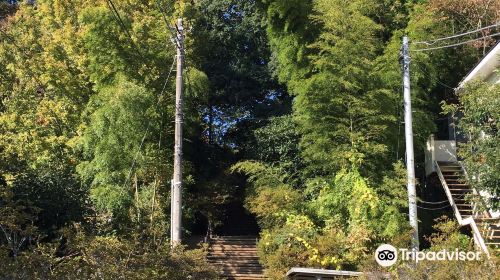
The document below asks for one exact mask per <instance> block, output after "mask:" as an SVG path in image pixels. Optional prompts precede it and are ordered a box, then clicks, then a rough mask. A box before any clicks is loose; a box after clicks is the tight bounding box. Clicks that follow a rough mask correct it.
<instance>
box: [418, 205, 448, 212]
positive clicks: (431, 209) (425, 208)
mask: <svg viewBox="0 0 500 280" xmlns="http://www.w3.org/2000/svg"><path fill="white" fill-rule="evenodd" d="M417 207H418V208H419V209H423V210H430V211H434V210H443V209H446V208H448V207H450V205H446V206H444V207H439V208H427V207H422V206H418V205H417Z"/></svg>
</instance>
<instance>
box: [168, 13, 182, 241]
mask: <svg viewBox="0 0 500 280" xmlns="http://www.w3.org/2000/svg"><path fill="white" fill-rule="evenodd" d="M176 34H177V40H176V41H177V43H176V46H177V77H176V84H175V140H174V141H175V144H174V145H175V146H174V176H173V180H172V188H171V194H170V195H171V206H170V207H171V216H170V220H171V232H170V235H171V236H170V240H171V241H170V242H171V244H172V245H179V244H180V243H181V238H182V119H183V114H182V107H183V106H182V98H183V90H184V87H183V81H182V71H183V68H184V29H183V27H182V18H179V19H178V20H177V33H176Z"/></svg>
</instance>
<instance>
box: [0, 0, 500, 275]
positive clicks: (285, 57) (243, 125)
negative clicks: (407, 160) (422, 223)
mask: <svg viewBox="0 0 500 280" xmlns="http://www.w3.org/2000/svg"><path fill="white" fill-rule="evenodd" d="M28 2H32V1H28ZM112 2H113V3H114V7H115V8H116V11H117V14H116V13H115V12H114V9H113V5H110V1H108V0H98V1H90V0H38V1H35V3H28V4H27V3H25V2H24V1H22V2H21V3H17V4H15V5H11V4H7V3H6V2H5V1H0V38H1V40H0V81H1V82H0V158H1V161H0V172H1V173H0V230H1V233H2V235H1V237H0V262H1V263H2V264H5V265H3V266H2V267H1V268H0V279H4V278H5V279H47V278H51V279H67V278H68V277H70V276H71V277H73V276H74V277H77V278H79V279H103V278H104V279H111V278H112V279H115V278H117V279H122V278H123V279H187V278H189V277H191V278H192V279H212V278H213V277H214V272H213V271H212V269H211V268H209V267H208V266H207V264H206V263H205V261H204V254H205V251H203V250H195V251H192V250H184V249H181V248H179V249H178V250H171V249H169V248H168V245H167V244H168V237H167V236H168V232H169V222H170V221H169V219H170V214H169V211H170V202H169V196H170V179H171V176H172V164H173V157H172V150H173V132H174V131H173V122H174V103H175V100H174V98H175V94H174V88H175V85H174V79H173V76H175V74H176V73H175V71H172V68H171V67H172V66H174V64H173V62H174V61H173V60H174V56H175V47H174V46H173V44H172V42H171V31H170V30H169V29H168V27H167V26H166V24H165V23H167V24H168V25H173V24H174V23H175V19H176V18H177V17H183V18H184V19H185V21H184V23H185V30H186V31H187V32H186V69H185V72H184V74H185V80H184V82H185V85H186V87H185V88H186V91H185V100H184V104H185V111H184V116H185V120H184V150H183V155H184V168H183V169H184V174H183V176H184V178H185V181H184V188H183V191H184V193H183V200H184V207H183V215H184V221H185V222H184V234H185V235H186V236H189V235H190V234H192V233H196V234H202V235H204V234H205V233H206V231H207V230H208V228H211V227H215V228H216V229H217V228H218V229H219V230H220V228H221V227H222V226H223V222H224V220H225V219H226V218H227V216H228V215H231V214H232V213H228V209H230V208H229V206H228V205H231V203H233V204H234V203H235V202H236V203H238V202H239V201H244V204H245V207H246V208H247V209H248V211H249V212H251V213H252V214H253V215H254V216H255V217H256V218H257V221H258V224H259V226H260V229H259V230H260V237H261V238H260V241H259V254H260V256H261V261H262V263H263V264H264V265H265V266H266V268H267V273H268V275H269V276H271V277H272V278H276V279H280V278H281V277H282V276H283V273H285V272H286V271H287V270H288V269H289V268H290V267H292V266H310V267H322V268H335V269H353V270H355V269H362V268H363V267H364V265H365V263H366V259H367V258H370V256H371V252H373V248H374V246H376V245H377V244H379V243H380V242H392V243H393V244H400V245H401V246H407V242H408V238H409V236H410V234H409V228H408V223H407V217H406V212H407V200H406V198H405V197H406V189H405V169H404V166H403V164H402V162H403V161H404V156H405V155H404V137H403V136H404V134H403V131H404V128H403V126H402V122H403V119H402V112H403V109H402V100H401V66H400V64H399V52H400V45H401V37H402V36H403V35H404V34H407V35H409V36H410V38H411V40H412V41H415V42H416V41H419V40H431V39H434V38H439V37H443V36H447V35H450V34H453V33H459V32H464V31H467V30H470V29H476V28H481V27H484V26H487V25H491V24H493V23H496V22H498V21H499V20H500V14H499V11H500V1H496V0H495V1H490V0H464V1H456V0H428V1H427V0H407V1H405V0H307V1H304V0H251V1H248V0H195V1H181V0H179V1H174V0H147V1H143V0H128V1H123V0H114V1H112ZM174 32H175V30H174ZM488 32H490V33H488ZM491 32H492V31H491V29H484V30H482V31H481V33H480V34H481V35H483V36H484V35H489V34H491ZM471 36H473V35H470V36H467V37H466V38H473V37H471ZM494 43H495V39H494V38H486V39H484V40H480V41H474V42H472V43H469V44H465V45H461V46H460V47H457V48H446V49H440V50H436V51H431V52H417V51H415V50H416V49H418V48H422V47H425V45H418V44H416V43H415V44H412V45H411V48H412V63H411V69H412V71H411V79H412V97H413V110H414V112H413V114H414V124H413V125H414V132H415V150H416V155H417V173H420V171H421V170H422V166H423V158H422V151H423V144H424V143H425V140H426V139H427V137H428V136H429V134H430V133H432V132H435V131H436V130H437V129H439V128H442V122H440V118H441V114H440V113H441V107H440V106H439V104H440V102H441V101H442V100H447V101H448V102H451V103H452V104H459V105H453V106H448V107H446V110H448V111H447V112H454V113H456V114H460V115H463V116H464V118H463V120H462V121H461V122H460V126H461V129H462V130H463V131H464V132H467V133H468V135H469V136H468V137H469V140H470V142H469V143H468V144H466V146H464V149H462V155H463V156H464V158H465V159H466V164H467V166H468V168H469V169H470V174H472V176H471V178H472V180H474V182H473V183H474V184H475V185H477V186H478V187H480V188H482V189H485V190H488V191H490V192H491V193H493V194H495V195H497V196H498V195H499V192H498V171H497V170H498V163H497V160H496V157H497V156H498V148H497V143H498V137H497V132H498V123H497V120H498V104H497V103H498V102H490V100H495V101H498V99H499V96H498V93H499V89H498V87H497V86H488V85H479V84H477V85H476V84H475V85H471V86H470V87H468V88H466V89H464V91H463V92H461V93H460V94H459V95H458V97H456V96H455V95H454V94H453V91H452V90H450V89H449V88H448V87H449V86H448V85H455V84H457V82H458V81H459V80H460V79H461V78H462V77H463V75H464V74H465V73H466V72H467V71H468V70H469V69H470V68H471V67H472V66H473V64H474V63H475V62H477V61H478V59H479V58H481V57H482V56H483V55H484V54H485V52H486V51H487V50H488V48H489V47H490V46H492V45H493V44H494ZM451 62H453V63H451ZM441 133H443V134H445V133H446V132H441ZM497 202H498V201H492V203H493V204H494V205H496V206H498V203H497ZM495 203H496V204H495ZM455 234H456V233H455V232H452V231H445V233H444V235H450V236H452V237H453V236H455ZM444 235H443V236H444ZM452 237H450V238H452ZM453 238H455V237H453ZM462 239H463V236H460V240H462ZM464 242H465V241H464ZM464 244H465V243H464ZM462 245H463V244H462ZM466 245H467V244H465V245H464V246H466ZM422 269H424V268H422ZM443 269H447V268H443ZM419 271H420V270H418V271H417V272H416V273H417V274H416V275H419V274H418V273H420V272H419ZM74 277H73V278H74ZM415 277H417V276H415Z"/></svg>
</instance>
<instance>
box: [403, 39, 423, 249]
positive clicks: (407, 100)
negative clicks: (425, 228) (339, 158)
mask: <svg viewBox="0 0 500 280" xmlns="http://www.w3.org/2000/svg"><path fill="white" fill-rule="evenodd" d="M403 88H404V105H405V139H406V169H407V170H408V208H409V216H410V226H411V227H412V229H413V236H412V242H411V247H412V250H414V251H418V249H419V248H418V247H419V244H418V243H419V242H418V219H417V190H416V187H415V182H416V180H415V158H414V155H413V127H412V125H413V120H412V111H411V94H410V47H409V43H408V37H407V36H404V37H403Z"/></svg>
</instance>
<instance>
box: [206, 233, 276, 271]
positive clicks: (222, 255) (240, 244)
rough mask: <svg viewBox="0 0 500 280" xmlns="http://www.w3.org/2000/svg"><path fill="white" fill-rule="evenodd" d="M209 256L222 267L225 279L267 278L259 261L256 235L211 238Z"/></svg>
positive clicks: (211, 260) (209, 259) (212, 261)
mask: <svg viewBox="0 0 500 280" xmlns="http://www.w3.org/2000/svg"><path fill="white" fill-rule="evenodd" d="M207 258H208V262H209V263H211V264H213V265H215V266H218V267H219V268H220V271H221V276H222V277H223V279H231V280H233V279H234V280H259V279H267V278H265V277H264V269H263V268H262V266H261V265H260V263H259V257H258V255H257V237H256V236H221V237H215V238H211V239H210V247H209V251H208V256H207Z"/></svg>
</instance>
